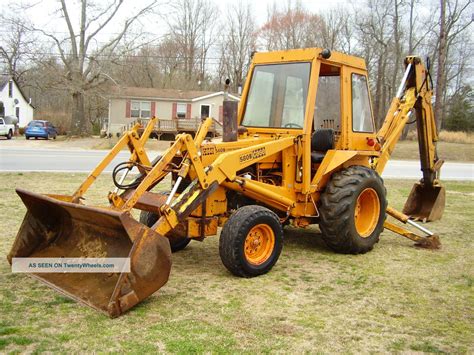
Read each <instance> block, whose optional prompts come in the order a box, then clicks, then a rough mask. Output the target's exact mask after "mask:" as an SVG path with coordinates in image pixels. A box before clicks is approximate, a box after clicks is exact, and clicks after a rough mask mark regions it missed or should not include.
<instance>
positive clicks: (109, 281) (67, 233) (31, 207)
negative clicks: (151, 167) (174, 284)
mask: <svg viewBox="0 0 474 355" xmlns="http://www.w3.org/2000/svg"><path fill="white" fill-rule="evenodd" d="M16 191H17V193H18V195H19V196H20V197H21V199H22V200H23V203H24V204H25V205H26V207H27V209H28V211H27V213H26V216H25V218H24V220H23V223H22V225H21V227H20V230H19V232H18V235H17V237H16V240H15V242H14V244H13V247H12V250H11V252H10V254H9V255H8V261H9V262H10V264H11V263H12V258H15V257H45V258H60V257H66V258H105V257H114V258H119V257H121V258H126V257H129V258H130V272H122V273H120V272H113V273H82V272H81V273H70V272H69V273H68V272H66V273H64V272H62V273H32V274H31V275H32V276H34V277H35V278H37V279H40V280H41V281H43V282H44V283H46V284H47V285H48V286H50V287H52V288H54V289H56V290H58V291H60V292H62V293H64V294H65V295H67V296H69V297H71V298H73V299H75V300H77V301H80V302H82V303H85V304H86V305H88V306H90V307H92V308H95V309H97V310H99V311H102V312H105V313H107V314H108V315H109V316H110V317H117V316H119V315H120V314H122V313H123V312H125V311H126V310H128V309H129V308H131V307H133V306H134V305H136V304H137V303H139V302H140V301H142V300H143V299H144V298H146V297H148V296H150V295H151V294H152V293H154V292H155V291H156V290H158V289H159V288H160V287H162V286H163V285H164V284H165V283H166V282H167V281H168V277H169V273H170V269H171V249H170V245H169V242H168V239H167V238H165V237H163V236H161V235H159V234H158V233H156V232H155V231H153V230H152V229H150V228H148V227H146V226H144V225H143V224H141V223H139V222H137V221H136V220H135V219H133V218H132V217H131V215H130V214H129V213H127V212H121V211H116V210H113V209H109V208H99V207H90V206H84V205H82V204H77V203H71V202H70V201H71V197H70V196H62V195H40V194H36V193H32V192H28V191H25V190H21V189H17V190H16Z"/></svg>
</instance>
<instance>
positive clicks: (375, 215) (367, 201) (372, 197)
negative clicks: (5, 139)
mask: <svg viewBox="0 0 474 355" xmlns="http://www.w3.org/2000/svg"><path fill="white" fill-rule="evenodd" d="M379 216H380V200H379V196H378V194H377V191H375V190H374V189H373V188H366V189H364V190H362V192H361V193H360V194H359V197H357V201H356V205H355V210H354V222H355V227H356V230H357V233H358V234H359V235H360V236H361V237H362V238H368V237H369V236H370V235H371V234H372V232H373V231H374V230H375V228H376V227H377V223H378V221H379Z"/></svg>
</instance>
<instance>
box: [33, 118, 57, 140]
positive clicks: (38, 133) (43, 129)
mask: <svg viewBox="0 0 474 355" xmlns="http://www.w3.org/2000/svg"><path fill="white" fill-rule="evenodd" d="M57 135H58V131H57V130H56V127H54V126H53V125H52V123H51V122H49V121H43V120H41V121H40V120H35V121H31V122H30V123H29V124H28V126H26V129H25V137H26V139H30V138H31V137H34V138H35V139H38V138H45V139H50V138H53V139H56V136H57Z"/></svg>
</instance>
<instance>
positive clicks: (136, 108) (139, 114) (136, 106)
mask: <svg viewBox="0 0 474 355" xmlns="http://www.w3.org/2000/svg"><path fill="white" fill-rule="evenodd" d="M130 114H131V117H133V118H150V114H151V103H150V101H132V103H131V110H130Z"/></svg>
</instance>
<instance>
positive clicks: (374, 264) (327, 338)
mask: <svg viewBox="0 0 474 355" xmlns="http://www.w3.org/2000/svg"><path fill="white" fill-rule="evenodd" d="M0 176H1V178H2V181H3V184H2V187H1V188H0V210H1V214H2V216H3V217H4V218H3V221H4V223H3V228H2V232H3V233H2V235H1V238H0V250H1V254H2V255H4V256H5V255H6V254H7V252H8V251H9V248H10V246H11V244H12V242H13V239H14V237H15V234H16V231H17V230H18V228H19V226H20V223H21V220H22V218H23V215H24V212H25V209H24V207H23V205H22V203H21V202H20V200H19V198H18V197H17V196H16V195H15V193H14V191H13V189H14V187H16V186H21V187H25V188H28V189H31V190H35V191H42V192H48V191H49V192H52V191H53V190H54V192H58V193H68V192H71V191H73V189H74V188H75V187H76V186H77V185H78V183H79V182H80V180H81V179H82V178H84V175H82V174H75V175H71V174H38V173H31V174H0ZM109 181H110V176H104V178H103V179H100V180H99V181H98V184H97V185H96V188H95V189H94V190H93V191H91V194H90V198H91V200H93V201H98V200H99V199H103V196H105V192H106V191H107V188H106V186H110V185H107V184H108V183H109ZM386 185H387V188H388V191H389V201H390V202H391V204H392V205H394V206H395V207H401V205H402V204H403V200H404V198H405V197H406V196H407V194H408V192H409V189H410V188H411V183H410V182H407V181H393V180H389V181H386ZM446 185H447V191H448V203H447V209H446V213H445V216H444V218H443V220H442V221H439V222H435V223H432V224H430V225H429V226H428V227H429V228H431V229H433V230H435V231H437V232H438V233H439V234H440V235H441V241H442V243H443V249H442V250H440V251H427V250H420V249H416V248H414V247H413V246H412V243H411V242H410V241H408V240H405V239H402V238H400V237H397V236H395V235H394V234H392V233H390V232H384V233H383V234H382V238H381V241H380V243H379V244H378V245H377V246H376V247H375V249H374V250H373V251H372V252H370V253H368V254H365V255H358V256H353V255H338V254H334V253H333V252H331V251H329V250H328V249H327V248H326V247H325V246H324V244H323V243H322V242H321V238H320V232H319V230H318V228H317V227H313V228H309V229H307V230H297V229H293V228H287V229H286V230H285V245H284V249H283V252H282V255H281V257H280V260H279V261H278V263H277V264H276V265H275V267H274V268H273V270H272V271H271V272H270V273H268V274H267V275H264V276H261V277H257V278H253V279H241V278H236V277H234V276H232V275H231V274H230V273H229V272H227V270H226V269H225V268H224V267H223V266H222V264H221V262H220V259H219V253H218V238H215V237H211V238H208V239H207V240H205V241H204V242H202V243H200V242H192V243H191V244H190V245H189V246H188V247H187V248H186V249H185V250H183V251H181V252H178V253H176V254H174V255H173V268H172V274H171V278H170V281H169V282H168V284H167V285H165V287H163V288H162V289H161V290H160V291H159V292H158V293H156V294H155V295H153V296H152V297H150V298H149V299H147V300H146V301H145V302H143V303H142V304H140V305H139V306H137V307H135V308H134V309H132V310H131V311H130V312H128V313H127V314H125V315H124V316H122V317H120V318H118V319H113V320H111V319H109V318H107V317H106V316H104V315H102V314H99V313H97V312H95V311H93V310H91V309H89V308H87V307H84V306H82V305H79V304H77V303H75V302H72V301H70V300H69V299H67V298H65V297H63V296H61V295H59V294H58V293H56V292H54V291H52V290H50V289H49V288H48V287H46V286H44V285H43V284H41V283H39V282H38V281H36V280H33V279H31V278H29V277H27V276H25V275H21V274H11V273H10V269H9V265H8V264H7V262H6V260H5V258H4V257H3V258H2V259H1V260H0V285H1V290H0V314H1V317H0V352H25V351H26V352H42V351H62V352H75V353H79V352H84V351H87V352H110V351H114V352H122V351H129V352H136V353H143V352H157V351H162V352H163V351H166V352H172V353H189V352H198V353H202V352H248V353H255V352H275V351H276V352H292V353H294V352H296V353H301V352H318V351H319V352H328V353H332V352H356V353H357V352H413V351H422V352H457V353H458V352H461V353H462V352H468V353H469V352H473V351H474V347H473V343H474V339H473V335H472V334H474V319H473V318H474V316H473V315H474V300H473V297H472V294H473V289H472V287H473V283H474V272H473V270H474V262H473V258H472V253H473V242H472V235H473V232H474V201H473V199H472V195H471V196H470V195H469V194H472V193H473V192H474V185H473V184H472V183H457V182H447V183H446Z"/></svg>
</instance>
